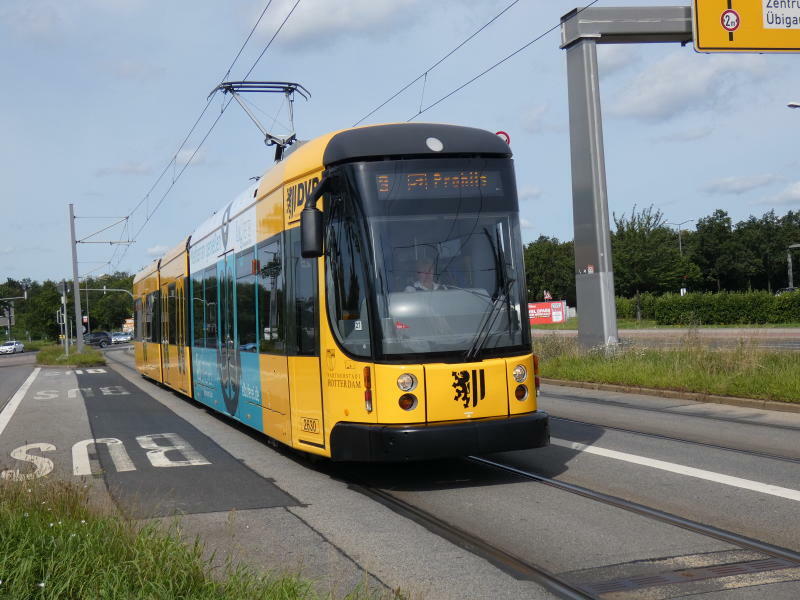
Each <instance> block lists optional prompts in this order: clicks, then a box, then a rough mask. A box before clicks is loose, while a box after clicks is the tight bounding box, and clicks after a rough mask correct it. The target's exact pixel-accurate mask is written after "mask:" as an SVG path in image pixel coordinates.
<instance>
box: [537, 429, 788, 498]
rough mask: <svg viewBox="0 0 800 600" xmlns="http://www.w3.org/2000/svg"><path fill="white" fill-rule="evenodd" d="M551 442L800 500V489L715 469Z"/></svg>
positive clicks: (572, 448) (646, 465)
mask: <svg viewBox="0 0 800 600" xmlns="http://www.w3.org/2000/svg"><path fill="white" fill-rule="evenodd" d="M550 443H551V444H553V445H554V446H562V447H564V448H570V449H571V450H578V451H579V452H588V453H589V454H597V455H599V456H605V457H606V458H614V459H616V460H623V461H625V462H629V463H634V464H637V465H643V466H645V467H652V468H653V469H661V470H662V471H669V472H670V473H677V474H678V475H687V476H689V477H696V478H698V479H705V480H706V481H714V482H716V483H721V484H723V485H730V486H733V487H738V488H742V489H745V490H751V491H753V492H761V493H762V494H769V495H771V496H778V497H780V498H786V499H787V500H795V501H797V502H800V491H799V490H792V489H789V488H785V487H780V486H777V485H771V484H769V483H761V482H759V481H753V480H751V479H742V478H740V477H731V476H730V475H723V474H722V473H715V472H714V471H706V470H704V469H695V468H694V467H687V466H684V465H678V464H675V463H671V462H666V461H663V460H656V459H654V458H646V457H644V456H638V455H636V454H627V453H626V452H617V451H616V450H609V449H608V448H599V447H598V446H591V445H587V444H581V443H579V442H570V441H569V440H559V439H555V438H553V439H551V440H550Z"/></svg>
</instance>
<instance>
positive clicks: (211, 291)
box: [203, 266, 217, 348]
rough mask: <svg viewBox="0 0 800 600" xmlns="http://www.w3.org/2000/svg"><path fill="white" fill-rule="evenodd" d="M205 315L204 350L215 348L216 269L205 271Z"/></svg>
mask: <svg viewBox="0 0 800 600" xmlns="http://www.w3.org/2000/svg"><path fill="white" fill-rule="evenodd" d="M203 279H204V280H205V285H204V286H203V287H204V291H205V295H204V298H205V306H206V310H205V315H206V335H205V338H206V348H216V347H217V267H216V266H213V267H208V268H207V269H206V270H205V273H204V277H203Z"/></svg>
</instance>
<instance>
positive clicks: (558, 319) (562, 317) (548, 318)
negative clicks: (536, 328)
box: [528, 300, 567, 325]
mask: <svg viewBox="0 0 800 600" xmlns="http://www.w3.org/2000/svg"><path fill="white" fill-rule="evenodd" d="M528 318H529V319H530V321H531V325H538V324H541V323H563V322H564V321H566V320H567V302H566V300H559V301H558V302H531V303H530V304H528Z"/></svg>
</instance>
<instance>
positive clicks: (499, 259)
mask: <svg viewBox="0 0 800 600" xmlns="http://www.w3.org/2000/svg"><path fill="white" fill-rule="evenodd" d="M483 232H484V233H485V234H486V237H487V239H488V240H489V245H490V246H491V247H492V258H494V268H495V273H496V274H497V283H496V285H495V291H494V294H492V305H491V306H490V307H489V310H488V311H486V313H485V314H484V318H483V320H482V321H481V324H480V326H479V327H478V331H477V333H476V334H475V337H474V338H473V339H472V343H471V344H470V346H469V348H467V351H466V352H465V353H464V360H465V361H466V362H471V361H473V360H475V359H476V358H477V357H478V354H479V353H480V351H481V349H482V348H483V346H484V345H485V344H486V340H488V339H489V333H490V332H491V331H492V327H494V323H495V321H496V320H497V317H498V316H499V315H500V313H501V311H500V310H498V309H499V308H500V307H501V306H502V305H503V304H504V303H506V302H507V301H508V298H509V294H510V291H511V286H512V285H513V284H514V281H515V280H514V279H512V278H510V277H509V276H508V273H507V272H506V269H505V251H504V249H503V245H502V244H501V243H500V240H497V243H495V240H493V239H492V236H491V234H490V233H489V230H488V229H486V228H485V227H484V228H483ZM498 237H499V232H498Z"/></svg>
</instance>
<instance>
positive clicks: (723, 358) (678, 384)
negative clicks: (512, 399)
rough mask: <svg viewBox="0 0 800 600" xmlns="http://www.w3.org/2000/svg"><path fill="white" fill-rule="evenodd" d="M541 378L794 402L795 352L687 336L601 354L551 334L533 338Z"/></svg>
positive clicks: (799, 362)
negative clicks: (713, 343) (677, 342)
mask: <svg viewBox="0 0 800 600" xmlns="http://www.w3.org/2000/svg"><path fill="white" fill-rule="evenodd" d="M534 352H536V353H537V354H538V355H539V357H540V364H541V374H542V377H549V378H553V379H564V380H569V381H589V382H595V383H614V384H620V385H630V386H640V387H646V388H658V389H670V390H678V391H687V392H699V393H705V394H719V395H723V396H738V397H744V398H759V399H764V400H776V401H782V402H800V377H798V375H797V374H798V373H800V353H798V352H774V351H768V350H763V349H760V348H758V347H756V346H754V345H751V344H747V343H743V342H740V343H739V345H738V346H737V347H735V348H732V349H712V348H709V347H707V346H704V345H702V344H699V343H697V341H696V340H695V339H693V336H692V335H691V334H690V335H689V336H687V338H686V340H685V343H684V344H682V345H681V347H679V348H675V349H646V348H637V347H629V348H627V349H620V350H618V351H615V352H610V353H607V352H605V351H603V350H599V349H593V350H584V349H582V348H581V347H580V346H579V345H578V343H577V341H576V340H575V339H572V338H564V337H561V336H556V335H548V336H540V337H537V338H536V339H535V340H534Z"/></svg>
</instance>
